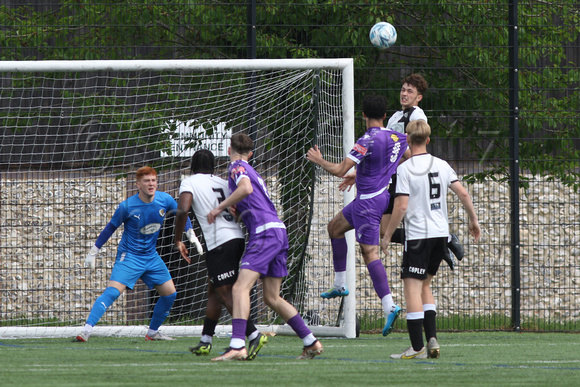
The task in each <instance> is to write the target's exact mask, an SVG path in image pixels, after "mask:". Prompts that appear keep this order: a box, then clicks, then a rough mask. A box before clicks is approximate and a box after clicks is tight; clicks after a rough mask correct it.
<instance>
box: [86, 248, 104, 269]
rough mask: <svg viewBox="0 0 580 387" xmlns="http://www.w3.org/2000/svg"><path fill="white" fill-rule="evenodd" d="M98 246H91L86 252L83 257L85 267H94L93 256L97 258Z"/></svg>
mask: <svg viewBox="0 0 580 387" xmlns="http://www.w3.org/2000/svg"><path fill="white" fill-rule="evenodd" d="M99 250H100V249H99V248H98V247H97V246H93V247H91V251H89V253H88V254H87V257H86V258H85V267H90V268H91V269H94V268H95V258H97V254H99Z"/></svg>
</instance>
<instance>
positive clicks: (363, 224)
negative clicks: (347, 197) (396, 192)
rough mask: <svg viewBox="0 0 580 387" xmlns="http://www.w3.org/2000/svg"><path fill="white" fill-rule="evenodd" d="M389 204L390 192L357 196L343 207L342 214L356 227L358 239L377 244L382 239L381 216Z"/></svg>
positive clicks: (363, 242) (364, 242) (369, 243)
mask: <svg viewBox="0 0 580 387" xmlns="http://www.w3.org/2000/svg"><path fill="white" fill-rule="evenodd" d="M388 205H389V192H388V191H387V190H386V189H385V190H384V191H383V192H382V193H381V194H379V195H377V196H375V197H372V198H369V199H360V198H359V197H357V198H356V199H354V200H353V201H352V202H350V203H349V204H348V205H347V206H346V207H344V208H343V209H342V215H344V217H345V219H346V220H347V221H348V223H349V224H350V225H351V226H353V227H354V229H355V234H356V241H357V242H358V243H362V244H365V245H374V246H377V245H378V244H379V240H380V236H379V233H380V228H381V218H382V217H383V214H384V212H385V211H386V209H387V206H388Z"/></svg>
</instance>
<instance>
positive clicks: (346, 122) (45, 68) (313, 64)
mask: <svg viewBox="0 0 580 387" xmlns="http://www.w3.org/2000/svg"><path fill="white" fill-rule="evenodd" d="M193 69H195V70H242V71H252V70H282V69H333V70H338V71H340V72H341V74H342V78H343V83H342V96H341V98H342V109H343V112H342V113H343V138H342V143H343V149H344V156H346V155H347V153H348V152H349V151H350V149H352V146H353V145H354V142H355V138H354V120H355V117H354V116H355V113H354V67H353V59H351V58H345V59H248V60H244V59H241V60H237V59H233V60H186V59H184V60H97V61H1V62H0V72H2V73H6V72H13V73H26V72H28V73H34V72H72V71H77V72H90V71H164V70H168V71H188V70H193ZM353 191H354V190H353ZM353 198H354V192H344V197H343V204H344V205H346V204H348V203H349V202H350V201H352V200H353ZM346 239H347V244H348V246H349V248H348V259H347V286H348V287H349V288H350V289H353V290H355V289H356V278H355V250H354V245H355V238H354V231H350V232H348V233H347V235H346ZM356 293H357V292H356V291H351V293H350V295H349V296H348V297H345V298H344V299H343V304H342V305H341V310H342V313H341V316H340V318H339V320H340V322H339V323H338V322H337V326H310V328H311V330H312V331H313V333H314V334H315V335H316V336H321V337H322V336H327V337H347V338H354V337H356V335H357V332H356V331H357V327H356V326H357V323H356ZM258 328H259V329H260V330H261V331H262V332H273V333H275V334H283V335H285V334H288V335H293V334H294V332H293V331H292V329H290V327H289V326H288V325H287V324H285V325H268V326H264V325H258ZM78 329H79V327H70V326H67V327H50V326H34V327H12V326H7V327H0V337H2V338H17V337H73V336H74V335H76V334H77V333H78ZM146 329H147V327H146V326H108V325H97V326H95V328H94V330H93V336H142V335H144V333H145V331H146ZM162 329H163V331H164V333H166V334H169V335H174V336H200V335H201V329H202V326H179V325H165V324H164V325H163V326H162ZM229 332H231V326H230V325H219V326H218V327H217V328H216V336H218V337H219V336H220V335H223V336H225V335H227V334H228V333H229Z"/></svg>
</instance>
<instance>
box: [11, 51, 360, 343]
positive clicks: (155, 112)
mask: <svg viewBox="0 0 580 387" xmlns="http://www.w3.org/2000/svg"><path fill="white" fill-rule="evenodd" d="M352 66H353V65H352V60H351V59H332V60H326V59H310V60H304V59H300V60H171V61H165V60H162V61H45V62H10V61H4V62H0V73H1V79H2V87H1V89H0V95H1V100H0V121H1V125H2V130H3V136H2V146H1V153H0V222H1V225H2V227H1V231H0V251H1V253H0V254H1V256H0V288H1V299H0V337H3V338H7V337H66V336H70V337H73V336H75V335H76V334H77V333H78V330H79V329H80V327H81V326H82V325H83V324H84V323H85V321H86V318H87V316H88V313H89V311H90V309H91V307H92V305H93V303H94V301H95V299H96V298H97V297H98V296H99V295H100V294H101V293H102V291H103V290H104V289H105V287H106V284H107V281H108V279H109V276H110V273H111V268H112V266H113V263H114V261H115V256H116V248H117V246H118V243H119V241H120V238H121V234H122V231H123V230H122V227H121V228H119V230H117V232H116V233H115V234H114V235H113V237H111V239H110V240H109V241H108V242H107V243H106V244H105V245H104V246H103V248H102V249H101V252H100V254H99V256H98V257H97V260H96V268H95V269H93V270H91V269H89V268H85V267H84V265H83V263H84V259H85V256H86V254H87V252H88V251H89V249H90V248H91V246H92V245H93V244H94V242H95V240H96V238H97V236H98V235H99V233H100V232H101V231H102V230H103V228H104V227H105V225H106V224H107V223H108V221H109V220H110V218H111V216H112V214H113V212H114V210H115V208H116V207H117V205H118V204H119V203H120V202H121V201H123V200H124V199H126V198H127V197H129V196H130V195H133V194H135V193H136V187H135V174H134V172H135V171H136V170H137V169H138V168H139V167H141V166H143V165H149V166H152V167H154V168H155V169H156V170H157V172H158V180H159V190H160V191H165V192H167V193H169V194H171V195H172V196H173V197H175V198H176V199H177V198H178V190H179V185H180V182H181V180H183V178H185V177H186V176H188V174H189V162H190V158H191V155H192V154H193V152H195V150H197V149H202V148H204V149H210V150H211V151H213V153H214V154H215V155H216V157H217V160H218V173H219V174H220V175H221V176H222V177H224V178H225V177H226V171H227V165H228V162H229V159H228V152H227V151H228V146H229V138H230V137H231V135H232V134H233V133H236V132H239V131H244V132H245V133H247V134H249V135H250V136H251V137H252V138H253V139H254V142H255V150H254V156H253V158H252V160H251V163H253V166H254V167H255V168H256V170H257V171H258V172H259V173H260V174H261V175H262V177H263V178H264V181H265V182H266V184H267V186H268V189H269V191H270V194H271V195H272V199H273V202H274V204H275V205H276V208H277V210H278V213H279V216H280V218H281V219H282V220H283V221H284V222H285V224H286V226H287V229H288V236H289V242H290V252H289V259H288V268H289V275H288V277H286V278H285V280H284V282H283V286H282V295H283V297H284V298H286V299H287V300H288V301H290V302H291V303H292V304H293V305H294V306H295V307H296V308H297V309H298V311H299V313H300V314H301V315H302V316H303V317H304V319H305V320H306V322H307V323H308V324H309V325H310V326H311V328H312V330H313V332H314V333H315V334H316V335H319V336H325V335H326V336H346V337H354V336H355V325H356V324H355V314H356V312H355V294H354V292H353V294H352V295H351V296H349V297H347V298H345V299H344V301H343V304H341V302H340V301H338V300H323V299H321V298H320V296H319V295H320V293H321V292H323V291H325V290H327V288H329V287H330V286H331V285H332V282H333V269H332V254H331V247H330V241H329V239H328V234H327V232H326V225H327V223H328V221H330V219H331V218H332V217H333V215H334V214H335V213H336V212H337V211H338V210H339V209H340V208H342V206H343V204H344V202H345V201H349V200H351V199H352V196H351V195H352V194H351V193H347V194H346V195H349V196H345V194H343V193H341V192H339V191H338V188H337V187H338V183H339V182H338V179H335V178H333V177H330V176H329V175H328V174H326V173H321V170H320V169H319V168H314V167H313V165H312V164H311V163H309V162H308V161H307V160H306V158H305V154H306V151H307V150H308V148H309V147H310V146H312V145H313V144H318V145H319V146H320V148H321V149H322V152H323V154H324V155H325V157H326V158H327V159H328V160H330V161H334V162H340V161H341V160H342V158H343V157H344V156H345V154H346V152H347V151H348V150H349V149H350V148H351V147H352V145H353V143H354V137H353V136H354V133H353V132H354V102H353V99H354V93H353V67H352ZM173 220H174V219H173V217H172V216H168V217H167V218H166V220H165V223H164V225H163V228H162V230H161V233H160V237H159V241H158V251H159V253H160V255H161V257H162V258H163V260H164V261H165V263H166V264H167V266H168V268H169V270H170V272H171V275H172V277H173V279H174V282H175V284H176V287H177V294H178V295H177V299H176V301H175V304H174V306H173V309H172V311H171V314H170V316H169V317H168V319H167V320H166V322H165V324H164V325H163V326H162V329H163V331H164V333H167V334H172V335H182V336H190V335H191V336H195V335H200V334H201V327H202V324H203V318H204V315H205V303H206V287H207V276H206V269H205V262H204V259H203V257H201V256H199V255H197V253H196V250H195V248H193V249H191V248H190V256H191V257H192V262H191V264H187V263H186V262H185V261H184V260H182V259H181V258H180V256H179V254H178V253H177V252H176V251H175V250H174V249H173V246H172V239H173ZM194 226H195V229H196V234H197V235H198V236H200V237H201V238H200V239H201V241H202V243H203V235H202V233H201V231H200V230H199V228H198V227H197V225H195V222H194ZM184 241H186V238H184ZM348 242H349V243H350V244H351V245H352V244H353V243H354V238H353V236H352V235H349V236H348ZM352 250H353V249H349V251H352ZM349 265H350V266H349V277H348V286H349V287H350V288H351V289H355V284H354V281H355V279H354V257H353V256H350V257H349ZM155 301H156V292H155V291H154V290H153V291H151V290H149V289H148V288H147V287H146V286H145V285H144V284H143V283H142V282H141V281H139V282H138V283H137V285H136V286H135V288H134V289H132V290H129V289H128V290H127V291H126V292H125V293H124V294H123V295H121V297H119V299H117V301H116V302H115V303H114V304H113V305H112V306H111V307H110V308H109V309H108V310H107V312H106V313H105V315H104V316H103V318H102V319H101V320H100V322H99V324H98V325H97V326H96V327H95V329H94V331H93V335H94V336H95V335H96V336H99V335H102V336H107V335H119V336H138V335H144V333H145V330H146V327H147V325H148V323H149V320H150V318H151V313H152V309H153V306H154V304H155ZM251 317H252V318H254V319H255V321H256V323H257V325H258V327H260V328H261V330H263V331H267V330H272V331H274V332H275V333H279V334H284V333H293V332H292V331H291V330H290V329H289V327H288V326H287V325H284V322H283V321H282V320H281V319H280V317H279V316H277V315H276V314H275V313H274V312H273V311H271V310H270V309H269V308H268V307H266V306H265V304H264V303H263V302H262V297H261V286H260V283H259V282H258V284H257V285H256V286H255V287H254V290H253V292H252V309H251ZM230 323H231V318H230V316H229V314H227V311H225V309H224V311H223V313H222V317H221V319H220V325H219V326H218V329H217V331H216V332H217V334H218V335H219V334H221V333H223V334H227V333H228V332H229V331H230V329H231V326H230V325H229V324H230Z"/></svg>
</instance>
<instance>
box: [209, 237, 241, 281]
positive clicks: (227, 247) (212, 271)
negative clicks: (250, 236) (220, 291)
mask: <svg viewBox="0 0 580 387" xmlns="http://www.w3.org/2000/svg"><path fill="white" fill-rule="evenodd" d="M245 247H246V241H245V240H244V239H241V238H238V239H232V240H231V241H227V242H226V243H224V244H221V245H219V246H218V247H216V248H215V249H212V250H210V251H208V252H207V253H206V254H205V265H206V266H207V275H208V277H209V280H210V281H211V283H212V284H213V286H214V288H219V287H220V286H224V285H228V284H233V283H234V282H236V279H237V278H238V272H239V271H240V259H241V258H242V255H243V254H244V249H245Z"/></svg>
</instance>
